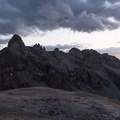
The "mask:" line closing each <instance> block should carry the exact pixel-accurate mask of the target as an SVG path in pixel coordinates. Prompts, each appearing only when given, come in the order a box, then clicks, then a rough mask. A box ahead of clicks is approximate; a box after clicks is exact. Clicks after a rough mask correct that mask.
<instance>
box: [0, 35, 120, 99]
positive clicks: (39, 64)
mask: <svg viewBox="0 0 120 120" xmlns="http://www.w3.org/2000/svg"><path fill="white" fill-rule="evenodd" d="M31 86H48V87H52V88H59V89H64V90H70V91H73V90H83V91H88V92H92V93H95V94H100V95H104V96H108V97H112V98H120V60H119V59H117V58H115V57H113V56H110V55H108V54H103V55H101V54H100V53H98V52H97V51H94V50H83V51H80V50H79V49H77V48H72V49H71V50H70V51H69V52H68V53H64V52H62V51H60V50H59V49H58V48H56V49H55V50H54V51H46V50H45V49H42V46H40V45H35V46H34V47H26V46H25V45H24V43H23V41H22V39H21V37H20V36H18V35H14V36H13V37H12V39H10V41H9V43H8V47H6V48H4V49H3V50H1V51H0V90H1V91H2V90H7V89H14V88H21V87H31Z"/></svg>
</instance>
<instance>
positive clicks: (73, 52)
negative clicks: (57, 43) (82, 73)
mask: <svg viewBox="0 0 120 120" xmlns="http://www.w3.org/2000/svg"><path fill="white" fill-rule="evenodd" d="M69 54H71V55H73V56H75V57H78V58H80V59H83V54H82V52H81V51H80V50H79V49H77V48H72V49H71V50H70V51H69Z"/></svg>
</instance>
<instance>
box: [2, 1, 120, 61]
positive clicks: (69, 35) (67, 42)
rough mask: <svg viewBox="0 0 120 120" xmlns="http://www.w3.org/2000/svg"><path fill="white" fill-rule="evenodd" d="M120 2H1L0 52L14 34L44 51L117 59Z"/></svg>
mask: <svg viewBox="0 0 120 120" xmlns="http://www.w3.org/2000/svg"><path fill="white" fill-rule="evenodd" d="M119 12H120V0H20V1H18V0H0V49H2V48H3V47H5V46H7V43H8V41H9V39H10V38H11V37H12V36H13V34H18V35H20V36H21V37H22V39H23V41H24V43H25V44H26V45H27V46H32V45H34V44H35V43H40V44H41V45H42V46H45V48H46V50H53V49H54V48H56V47H57V48H60V50H63V51H68V50H69V49H70V48H72V47H77V48H79V49H80V50H83V49H94V50H97V51H98V52H100V53H106V52H107V53H109V54H110V55H115V56H116V57H118V58H119V59H120V13H119Z"/></svg>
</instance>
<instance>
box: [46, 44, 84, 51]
mask: <svg viewBox="0 0 120 120" xmlns="http://www.w3.org/2000/svg"><path fill="white" fill-rule="evenodd" d="M44 47H45V48H46V50H48V51H52V50H54V49H55V48H59V49H60V50H62V51H66V50H70V49H71V48H80V47H82V45H80V44H71V45H69V44H65V45H61V44H58V45H54V46H53V45H48V46H44Z"/></svg>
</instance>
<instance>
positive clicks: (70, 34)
mask: <svg viewBox="0 0 120 120" xmlns="http://www.w3.org/2000/svg"><path fill="white" fill-rule="evenodd" d="M119 33H120V29H116V30H112V31H109V30H106V31H97V32H92V33H85V32H74V31H72V30H70V29H62V28H60V29H58V30H54V31H48V32H45V33H43V32H41V31H38V32H37V33H36V34H33V35H29V36H27V37H23V40H24V42H25V44H26V45H29V46H31V45H34V44H35V43H40V44H41V45H43V46H46V45H52V46H55V45H57V44H61V45H64V44H70V45H72V44H74V43H76V44H80V45H81V44H82V46H83V47H82V48H80V49H104V48H109V47H119V44H117V42H118V41H120V35H119Z"/></svg>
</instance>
